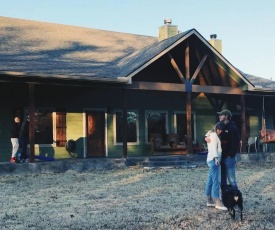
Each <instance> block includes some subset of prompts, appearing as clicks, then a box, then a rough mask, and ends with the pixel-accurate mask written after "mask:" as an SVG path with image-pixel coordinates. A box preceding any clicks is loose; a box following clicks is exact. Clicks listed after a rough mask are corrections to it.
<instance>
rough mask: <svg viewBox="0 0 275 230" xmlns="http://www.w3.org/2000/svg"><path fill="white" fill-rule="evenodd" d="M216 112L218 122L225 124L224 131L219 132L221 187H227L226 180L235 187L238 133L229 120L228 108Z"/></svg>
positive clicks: (233, 123) (230, 116)
mask: <svg viewBox="0 0 275 230" xmlns="http://www.w3.org/2000/svg"><path fill="white" fill-rule="evenodd" d="M218 114H219V120H220V122H223V123H224V124H225V129H224V132H223V133H222V134H221V143H222V160H221V188H222V189H223V188H226V187H227V181H228V183H229V184H230V185H231V186H232V187H236V188H237V187H238V186H237V180H236V163H237V162H236V154H237V152H238V151H239V149H240V134H239V131H238V128H237V126H236V123H235V122H234V121H231V118H232V114H231V112H230V111H229V110H228V109H224V110H222V111H221V112H218Z"/></svg>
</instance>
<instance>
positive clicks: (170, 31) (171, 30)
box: [159, 19, 179, 41]
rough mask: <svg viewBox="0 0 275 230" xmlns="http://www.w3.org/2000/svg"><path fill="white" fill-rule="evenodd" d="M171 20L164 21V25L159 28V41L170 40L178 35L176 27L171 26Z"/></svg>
mask: <svg viewBox="0 0 275 230" xmlns="http://www.w3.org/2000/svg"><path fill="white" fill-rule="evenodd" d="M171 24H172V20H171V19H164V25H163V26H161V27H159V41H162V40H164V39H166V38H170V37H172V36H175V35H177V34H178V33H179V31H178V26H175V25H171Z"/></svg>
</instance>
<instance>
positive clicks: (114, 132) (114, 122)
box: [113, 109, 140, 145]
mask: <svg viewBox="0 0 275 230" xmlns="http://www.w3.org/2000/svg"><path fill="white" fill-rule="evenodd" d="M117 113H123V111H122V110H118V109H117V110H114V112H113V127H114V130H113V135H114V145H123V142H118V141H117V135H116V128H117V124H116V118H117ZM127 113H135V114H136V116H137V119H136V136H137V141H136V142H127V145H139V143H140V142H139V113H138V111H137V110H128V111H127Z"/></svg>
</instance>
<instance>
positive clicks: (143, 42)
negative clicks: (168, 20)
mask: <svg viewBox="0 0 275 230" xmlns="http://www.w3.org/2000/svg"><path fill="white" fill-rule="evenodd" d="M191 31H196V30H195V29H192V30H189V31H186V32H184V33H180V34H178V35H176V36H173V37H171V38H168V39H166V40H163V41H160V42H158V39H157V38H156V37H151V36H142V35H135V34H127V33H120V32H113V31H105V30H98V29H92V28H83V27H76V26H68V25H60V24H54V23H46V22H37V21H30V20H22V19H15V18H7V17H0V74H1V73H2V74H3V73H6V72H8V73H9V74H13V75H22V76H35V77H47V78H51V77H53V78H62V79H67V78H70V79H81V80H100V81H114V82H117V81H118V80H119V79H120V80H121V81H122V82H126V81H125V80H122V78H124V77H127V76H128V75H130V74H131V73H133V72H134V71H135V70H137V69H138V68H139V67H141V66H143V65H144V64H146V63H147V62H148V61H150V60H151V59H153V58H154V57H156V56H157V55H158V54H160V53H161V52H163V51H164V50H166V49H167V48H168V47H170V46H172V45H173V44H174V43H175V42H177V41H178V40H180V39H182V38H183V37H184V36H186V35H187V34H189V33H190V32H191ZM200 38H201V39H203V38H202V36H201V37H200ZM204 40H205V39H204ZM204 42H205V41H204ZM209 46H211V45H209ZM238 71H239V70H238ZM239 72H240V73H241V75H242V76H243V77H245V78H246V79H248V80H249V82H251V83H252V84H253V85H255V86H261V87H263V88H273V89H275V82H274V81H271V80H267V79H263V78H259V77H255V76H253V75H249V74H245V73H243V72H241V71H239ZM126 80H127V78H126ZM127 81H128V80H127Z"/></svg>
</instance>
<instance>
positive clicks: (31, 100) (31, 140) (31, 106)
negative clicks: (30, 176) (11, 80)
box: [29, 83, 35, 162]
mask: <svg viewBox="0 0 275 230" xmlns="http://www.w3.org/2000/svg"><path fill="white" fill-rule="evenodd" d="M29 117H30V122H29V144H30V162H34V155H35V150H34V144H35V143H34V84H33V83H29Z"/></svg>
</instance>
